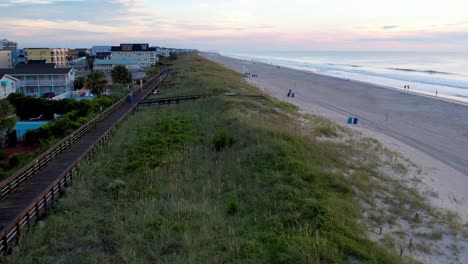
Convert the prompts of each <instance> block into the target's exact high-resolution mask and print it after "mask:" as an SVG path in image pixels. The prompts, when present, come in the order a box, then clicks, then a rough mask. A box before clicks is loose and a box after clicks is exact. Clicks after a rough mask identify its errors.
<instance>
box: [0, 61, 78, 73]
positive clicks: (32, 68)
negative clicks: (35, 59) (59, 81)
mask: <svg viewBox="0 0 468 264" xmlns="http://www.w3.org/2000/svg"><path fill="white" fill-rule="evenodd" d="M71 70H72V68H55V63H44V64H18V65H16V67H15V68H14V69H0V74H8V75H29V74H30V75H33V74H60V75H62V74H69V73H70V71H71Z"/></svg>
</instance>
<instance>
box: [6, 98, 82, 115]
mask: <svg viewBox="0 0 468 264" xmlns="http://www.w3.org/2000/svg"><path fill="white" fill-rule="evenodd" d="M7 100H8V101H9V102H10V103H11V104H12V105H14V106H15V108H16V115H17V116H19V117H20V119H22V120H27V119H29V118H33V117H38V116H39V115H43V117H44V119H53V118H54V114H59V115H62V114H65V113H68V112H70V111H73V110H76V109H81V110H86V111H85V112H87V109H86V108H87V107H86V104H87V103H86V102H83V103H82V102H77V101H75V100H71V99H63V100H60V101H55V100H47V99H43V98H35V97H31V96H26V95H23V94H19V93H12V94H10V95H8V97H7Z"/></svg>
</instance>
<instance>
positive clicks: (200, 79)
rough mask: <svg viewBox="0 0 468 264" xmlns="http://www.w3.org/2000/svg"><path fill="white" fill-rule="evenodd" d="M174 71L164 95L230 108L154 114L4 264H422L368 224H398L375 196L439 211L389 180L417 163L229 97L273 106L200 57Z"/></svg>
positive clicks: (295, 115) (121, 130) (131, 123)
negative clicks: (373, 235) (394, 194)
mask: <svg viewBox="0 0 468 264" xmlns="http://www.w3.org/2000/svg"><path fill="white" fill-rule="evenodd" d="M173 72H174V73H177V74H174V76H173V77H171V79H170V80H169V81H170V82H172V83H175V84H176V85H175V86H174V87H170V88H169V87H166V88H165V87H164V86H163V88H162V90H161V94H162V95H161V96H175V95H191V94H212V95H218V96H214V97H209V98H206V99H201V100H198V101H196V102H191V103H185V104H180V105H173V106H162V107H148V108H145V107H140V108H139V111H138V112H137V113H135V114H134V115H133V116H130V117H129V118H128V119H127V121H126V122H125V123H123V124H122V125H120V126H119V127H118V129H117V130H116V131H115V133H114V134H113V137H112V139H111V140H110V141H109V143H108V144H107V145H105V146H104V147H103V149H102V150H101V151H100V152H99V153H98V154H96V156H95V157H93V158H92V159H91V160H88V161H86V162H84V163H83V164H82V165H81V167H80V170H79V172H78V174H77V175H76V176H75V178H74V180H73V186H72V187H71V188H70V189H69V190H68V191H67V192H66V195H65V196H64V197H62V199H61V200H60V201H59V202H58V203H57V204H56V205H55V206H54V208H53V210H52V212H51V213H50V214H49V216H48V217H47V218H45V219H43V220H42V221H41V222H40V223H39V224H38V225H36V226H35V227H33V228H32V230H31V231H30V232H29V233H28V234H27V235H26V236H25V237H24V238H23V239H21V242H20V244H19V246H18V247H16V248H15V249H14V250H13V252H12V254H11V255H10V256H8V257H6V258H4V259H2V260H0V262H5V263H49V262H63V263H67V262H83V263H96V262H100V263H116V262H117V263H118V262H132V263H145V262H149V263H152V262H158V263H159V262H161V263H166V262H171V263H226V262H236V263H350V262H351V263H360V262H363V263H405V262H413V260H412V259H411V258H408V257H407V256H403V257H400V256H399V255H398V253H399V252H398V251H396V250H395V249H396V248H397V247H398V245H397V244H395V240H394V239H393V238H391V237H390V238H388V237H387V236H383V238H382V241H387V242H388V245H385V247H384V246H382V243H380V244H379V243H376V242H372V241H371V240H370V239H369V235H368V234H369V230H368V228H367V227H368V225H367V224H366V223H362V221H363V219H367V218H372V219H374V221H375V223H376V226H377V227H379V226H382V225H383V224H388V221H389V219H388V218H387V217H386V215H385V213H384V212H383V213H381V214H377V213H375V212H378V210H379V209H378V208H379V207H381V208H386V207H385V205H384V204H385V203H384V204H376V203H375V200H374V199H373V197H374V196H375V195H376V193H377V192H381V193H382V194H383V196H382V197H384V198H385V199H387V197H386V196H385V195H387V194H388V195H390V192H391V191H392V190H393V188H395V191H398V192H399V195H400V197H399V198H401V199H398V200H397V201H387V203H388V204H389V205H390V206H391V207H390V209H393V210H400V213H399V214H400V216H402V217H407V218H408V219H410V218H411V216H410V213H407V212H413V211H412V210H420V209H421V208H426V206H427V204H426V203H425V202H424V199H422V198H421V197H420V196H417V192H414V191H413V192H412V191H411V189H410V188H407V187H405V186H404V185H398V188H397V187H394V186H396V185H393V184H396V183H397V181H396V180H392V179H391V178H390V177H386V175H385V174H383V173H382V172H381V171H380V170H379V169H380V168H381V167H385V168H387V171H390V172H395V171H399V172H400V173H404V172H405V170H404V168H406V167H411V166H412V165H411V164H410V162H409V161H401V159H400V158H399V157H398V155H397V154H395V153H393V152H391V151H388V150H387V149H384V148H382V146H381V145H379V144H378V142H376V141H373V140H370V139H359V140H358V139H356V138H355V137H354V136H353V134H352V132H351V131H349V130H348V129H347V128H344V127H341V126H338V125H336V124H334V123H331V122H329V121H326V120H324V119H321V118H319V117H316V116H309V115H303V114H301V113H300V112H299V111H298V109H297V107H295V106H294V105H291V104H289V103H285V102H281V101H278V100H275V99H273V98H271V97H268V96H266V95H265V98H264V99H256V98H248V97H236V96H226V93H229V94H231V95H232V94H257V95H261V93H260V91H259V90H258V89H256V88H255V87H253V86H251V85H249V84H248V83H247V82H246V81H245V80H244V79H243V77H242V76H241V75H240V74H237V73H235V72H233V71H230V70H227V69H225V68H223V67H222V66H220V65H217V64H215V63H212V62H209V61H206V60H204V59H202V58H201V57H199V56H197V55H195V54H191V55H185V56H181V57H179V58H178V59H177V60H175V61H174V66H173ZM383 158H384V159H383ZM402 162H405V163H404V166H403V167H402V166H400V165H398V164H400V163H402ZM411 168H412V167H411ZM382 181H384V182H385V184H386V185H381V184H380V183H381V182H382ZM390 184H391V185H390ZM385 186H386V187H388V188H385ZM389 186H390V187H389ZM389 190H390V191H389ZM376 191H377V192H376ZM417 201H419V203H418V202H417ZM373 206H374V207H376V208H373ZM421 210H422V209H421ZM400 216H398V217H396V218H395V219H393V220H394V221H395V222H396V221H398V219H399V217H400ZM410 220H411V221H412V224H414V225H418V224H420V221H419V220H418V219H412V218H411V219H410ZM421 236H427V237H430V238H431V239H434V240H437V239H440V238H441V236H443V235H441V231H437V232H430V233H427V234H426V233H425V234H421ZM416 246H417V247H419V248H421V249H423V248H424V244H423V243H419V244H417V245H415V247H416ZM426 250H427V247H426Z"/></svg>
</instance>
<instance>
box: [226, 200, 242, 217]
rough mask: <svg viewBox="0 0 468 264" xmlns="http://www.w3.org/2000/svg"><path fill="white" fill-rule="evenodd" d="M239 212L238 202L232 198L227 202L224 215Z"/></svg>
mask: <svg viewBox="0 0 468 264" xmlns="http://www.w3.org/2000/svg"><path fill="white" fill-rule="evenodd" d="M238 211H239V202H238V201H237V199H236V198H234V197H232V198H231V199H229V201H228V205H227V208H226V213H227V214H228V215H235V214H237V212H238Z"/></svg>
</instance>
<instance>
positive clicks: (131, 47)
mask: <svg viewBox="0 0 468 264" xmlns="http://www.w3.org/2000/svg"><path fill="white" fill-rule="evenodd" d="M111 51H156V48H150V47H149V44H144V43H136V44H128V43H127V44H120V46H113V47H112V48H111Z"/></svg>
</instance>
